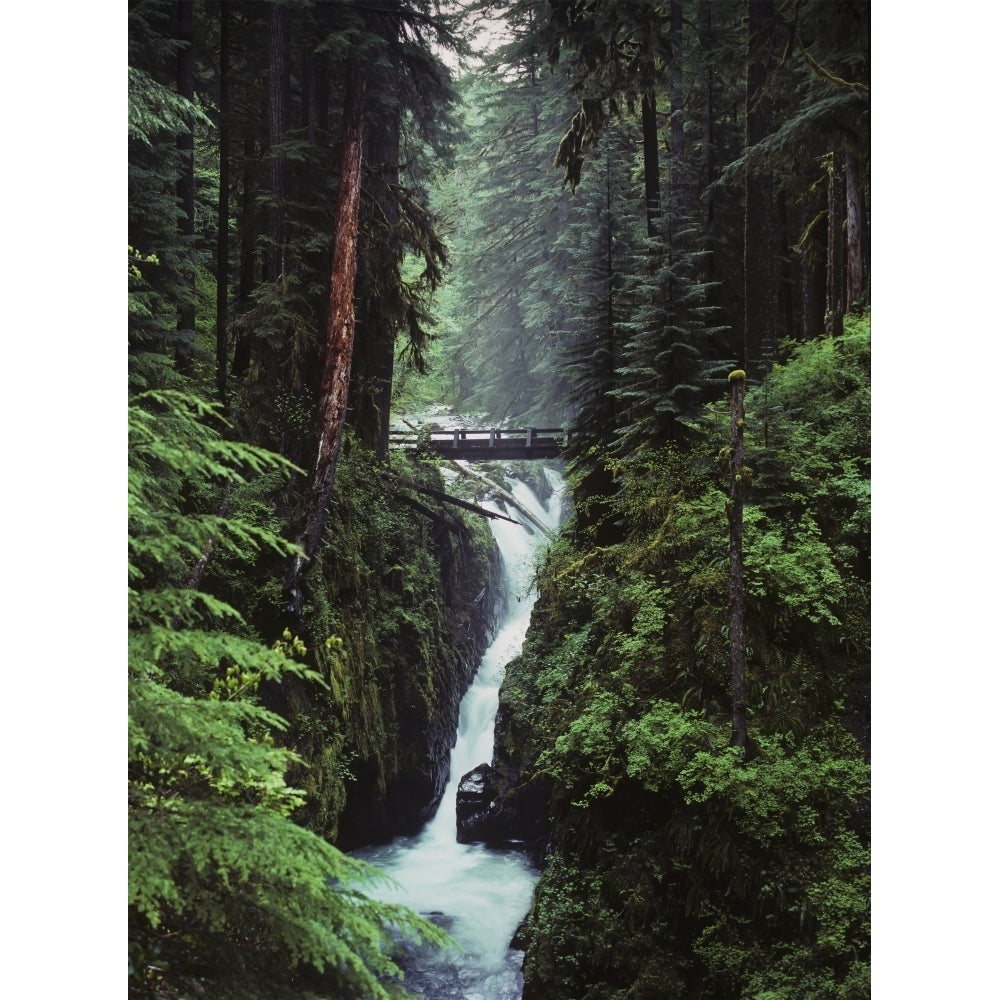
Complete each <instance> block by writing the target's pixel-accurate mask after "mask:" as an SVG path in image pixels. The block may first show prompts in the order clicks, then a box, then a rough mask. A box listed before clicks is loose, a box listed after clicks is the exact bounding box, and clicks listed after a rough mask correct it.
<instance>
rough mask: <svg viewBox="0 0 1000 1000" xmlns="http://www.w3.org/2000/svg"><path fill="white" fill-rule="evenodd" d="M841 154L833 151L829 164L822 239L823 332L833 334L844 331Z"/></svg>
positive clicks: (842, 173)
mask: <svg viewBox="0 0 1000 1000" xmlns="http://www.w3.org/2000/svg"><path fill="white" fill-rule="evenodd" d="M845 214H846V211H845V206H844V154H843V153H834V154H833V164H832V165H831V167H830V189H829V209H828V211H827V240H826V246H827V251H826V333H827V336H830V337H837V336H839V335H840V334H842V333H843V332H844V313H845V312H846V311H847V310H846V303H845V296H846V286H845V282H844V269H845V266H846V252H845V245H844V244H845V240H844V229H845V225H846V220H845Z"/></svg>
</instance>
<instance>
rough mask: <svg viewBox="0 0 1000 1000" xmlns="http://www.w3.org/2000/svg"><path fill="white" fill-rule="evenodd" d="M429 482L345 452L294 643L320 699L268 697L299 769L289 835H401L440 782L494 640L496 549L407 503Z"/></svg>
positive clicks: (420, 497) (451, 509)
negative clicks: (303, 647)
mask: <svg viewBox="0 0 1000 1000" xmlns="http://www.w3.org/2000/svg"><path fill="white" fill-rule="evenodd" d="M412 484H416V485H419V486H423V487H430V488H433V489H437V490H441V489H443V483H442V482H441V479H440V475H439V473H438V471H437V468H436V467H435V466H434V465H433V464H431V463H426V462H419V461H409V460H407V459H406V458H405V457H402V456H400V457H397V458H396V459H395V460H394V468H393V469H392V471H391V473H390V471H389V470H388V469H386V468H383V469H381V470H380V469H379V468H378V466H377V463H376V462H375V459H374V456H373V455H372V454H371V453H370V452H366V451H365V450H363V449H361V448H358V447H357V446H355V447H354V448H352V449H351V452H350V454H349V455H348V456H345V457H344V459H342V461H341V463H340V465H339V467H338V470H337V488H336V492H335V496H334V502H333V506H332V509H331V512H330V520H329V524H328V527H327V530H326V536H325V539H324V545H323V546H322V548H321V550H320V556H319V558H318V559H317V561H316V562H315V564H314V565H313V566H312V567H311V568H310V570H309V571H308V575H307V577H306V584H307V595H308V596H307V600H306V603H305V605H304V608H303V614H302V627H303V628H304V629H305V631H306V633H307V634H306V635H305V636H303V638H304V639H305V641H306V644H307V646H308V649H309V653H308V655H309V657H310V658H311V659H312V661H313V664H314V665H315V666H316V668H317V669H318V670H319V672H320V673H321V674H322V676H323V679H324V682H325V686H321V685H319V684H308V685H307V684H304V683H302V682H294V683H291V684H288V685H286V686H285V687H284V688H283V690H282V691H281V692H280V693H277V694H274V693H272V698H271V701H272V704H273V705H274V707H276V708H277V709H278V710H279V711H281V713H282V714H283V715H285V716H286V717H287V718H288V719H289V721H290V724H291V725H290V729H289V732H288V734H287V737H286V738H287V740H288V742H289V743H290V745H292V746H294V748H295V749H296V751H297V752H298V753H299V755H300V756H301V758H302V765H301V766H300V767H298V768H297V769H296V771H295V773H294V774H293V775H291V780H292V783H293V784H296V785H298V786H299V787H301V788H303V789H304V790H305V791H306V793H307V801H306V804H305V806H303V808H302V809H301V810H300V811H299V813H298V814H297V816H296V818H297V819H298V820H299V822H301V823H303V824H304V825H306V826H308V827H309V828H310V829H313V830H315V831H316V832H317V833H320V834H322V835H323V836H324V837H326V838H328V839H330V840H333V841H335V842H336V843H337V845H338V846H340V847H342V848H344V849H351V848H354V847H357V846H360V845H362V844H365V843H370V842H374V841H379V840H384V839H388V838H391V837H392V836H394V835H396V834H399V833H405V832H412V831H414V830H416V829H418V828H419V826H420V825H422V823H423V822H424V821H425V820H426V819H427V818H428V817H429V816H430V815H432V814H433V811H434V810H435V808H436V806H437V803H438V802H439V800H440V798H441V795H442V793H443V792H444V788H445V786H446V784H447V780H448V766H449V757H450V750H451V747H452V745H453V743H454V738H455V732H456V729H457V725H458V708H459V703H460V701H461V698H462V696H463V694H464V693H465V690H466V688H467V687H468V685H469V684H470V683H471V681H472V678H473V676H474V675H475V671H476V668H477V666H478V663H479V661H480V659H481V657H482V653H483V651H484V649H485V648H486V645H487V644H488V642H489V639H490V637H491V634H492V630H493V628H494V626H495V621H494V614H493V612H494V605H495V597H496V593H495V590H496V586H497V583H498V581H499V563H498V553H497V550H496V543H495V541H494V539H493V536H492V534H491V533H490V531H489V528H488V526H487V524H486V522H485V521H484V520H483V519H481V518H477V517H475V516H474V515H471V514H468V513H466V512H465V511H463V510H461V509H459V508H458V507H455V506H452V505H450V504H447V503H445V502H441V501H438V500H435V499H432V498H430V497H428V495H427V494H426V493H424V492H420V493H417V492H416V491H414V490H413V489H410V488H409V487H410V486H411V485H412Z"/></svg>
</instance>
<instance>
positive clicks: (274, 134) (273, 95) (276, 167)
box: [264, 3, 288, 281]
mask: <svg viewBox="0 0 1000 1000" xmlns="http://www.w3.org/2000/svg"><path fill="white" fill-rule="evenodd" d="M268 6H269V8H270V9H269V15H268V25H269V35H268V90H267V95H268V96H267V139H268V188H269V189H270V194H271V199H272V203H271V206H270V207H269V209H268V247H267V251H266V253H265V254H264V280H265V281H276V280H277V279H278V276H279V275H280V274H281V273H282V271H283V270H284V250H285V246H284V244H285V238H284V237H285V180H286V178H285V173H286V170H285V163H286V157H285V154H284V153H282V152H280V151H279V150H278V149H277V147H278V146H279V145H280V143H281V142H282V140H283V139H284V137H285V132H286V131H287V129H288V50H287V44H286V40H285V36H286V34H287V26H286V21H287V12H286V10H285V6H284V4H280V3H271V4H269V5H268Z"/></svg>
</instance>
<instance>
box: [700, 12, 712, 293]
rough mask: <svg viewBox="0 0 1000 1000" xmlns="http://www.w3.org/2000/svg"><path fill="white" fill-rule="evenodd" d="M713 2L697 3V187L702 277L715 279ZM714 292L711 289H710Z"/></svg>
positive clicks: (706, 280) (707, 279) (707, 280)
mask: <svg viewBox="0 0 1000 1000" xmlns="http://www.w3.org/2000/svg"><path fill="white" fill-rule="evenodd" d="M712 45H713V42H712V3H711V0H700V3H699V4H698V47H699V49H700V50H701V57H702V60H703V63H704V67H705V69H704V82H703V83H702V93H701V168H700V175H699V178H698V188H699V190H700V191H701V205H702V212H701V224H702V237H701V239H702V246H703V247H704V249H705V250H707V251H708V252H707V253H706V254H705V258H704V263H703V264H702V265H701V277H702V280H703V281H705V282H708V283H710V282H712V280H713V278H714V271H715V253H714V250H715V203H714V201H715V195H714V192H712V191H710V190H709V188H710V186H711V184H712V182H713V181H714V180H715V121H714V114H715V110H714V102H713V78H714V68H713V67H714V65H715V61H714V60H713V59H712V57H711V53H712ZM709 294H710V295H712V294H713V293H712V292H709Z"/></svg>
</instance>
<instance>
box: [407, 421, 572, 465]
mask: <svg viewBox="0 0 1000 1000" xmlns="http://www.w3.org/2000/svg"><path fill="white" fill-rule="evenodd" d="M564 439H565V433H564V431H563V429H562V428H561V427H555V428H551V427H548V428H535V427H528V428H521V429H519V430H508V429H506V428H503V429H497V428H495V427H494V428H491V429H489V430H469V429H463V428H456V429H453V430H445V431H425V432H423V433H420V434H417V433H407V432H400V431H394V432H392V433H391V434H390V435H389V441H390V444H392V445H394V446H395V447H397V448H412V449H423V450H425V451H432V452H435V453H436V454H438V455H442V456H444V457H445V458H452V459H461V460H463V461H467V462H502V461H504V460H514V459H517V460H529V461H530V460H532V459H543V458H559V456H560V455H561V454H562V448H563V442H564Z"/></svg>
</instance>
